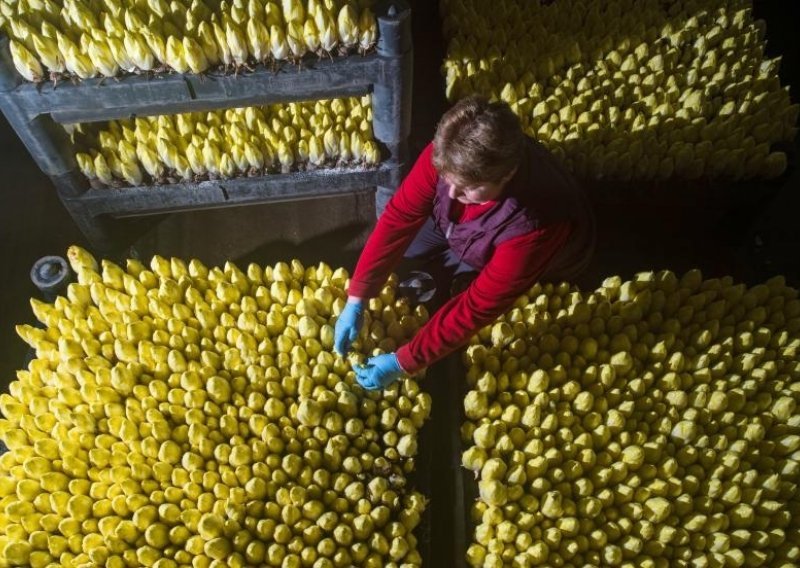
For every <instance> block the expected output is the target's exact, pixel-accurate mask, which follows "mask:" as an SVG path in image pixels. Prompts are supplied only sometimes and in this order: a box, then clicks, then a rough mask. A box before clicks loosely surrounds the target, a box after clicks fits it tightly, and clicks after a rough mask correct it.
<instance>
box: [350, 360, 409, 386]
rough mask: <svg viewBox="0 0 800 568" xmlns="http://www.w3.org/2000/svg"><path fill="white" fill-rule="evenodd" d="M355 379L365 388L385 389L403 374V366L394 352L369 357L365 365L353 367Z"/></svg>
mask: <svg viewBox="0 0 800 568" xmlns="http://www.w3.org/2000/svg"><path fill="white" fill-rule="evenodd" d="M353 370H355V372H356V380H357V381H358V384H360V385H361V386H362V387H363V388H365V389H367V390H380V389H385V388H386V387H388V386H389V385H390V384H392V383H393V382H395V381H396V380H397V379H399V378H400V377H401V376H402V375H403V368H402V367H401V366H400V363H399V362H398V360H397V355H395V354H394V353H385V354H383V355H378V356H377V357H370V358H369V359H368V360H367V364H366V365H360V366H355V367H353Z"/></svg>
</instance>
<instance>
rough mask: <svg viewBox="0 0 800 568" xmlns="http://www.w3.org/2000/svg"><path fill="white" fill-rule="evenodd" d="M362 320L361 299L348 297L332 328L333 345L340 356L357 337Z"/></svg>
mask: <svg viewBox="0 0 800 568" xmlns="http://www.w3.org/2000/svg"><path fill="white" fill-rule="evenodd" d="M363 321H364V302H363V300H361V299H360V298H350V299H348V300H347V304H345V306H344V309H343V310H342V313H341V314H339V318H338V319H337V320H336V327H335V328H334V330H333V347H334V349H335V350H336V352H337V353H338V354H339V355H341V356H342V357H344V356H345V355H346V354H347V352H348V351H350V345H351V344H352V343H353V341H355V340H356V337H358V332H359V331H361V324H362V322H363Z"/></svg>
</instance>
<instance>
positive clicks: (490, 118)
mask: <svg viewBox="0 0 800 568" xmlns="http://www.w3.org/2000/svg"><path fill="white" fill-rule="evenodd" d="M523 144H524V134H523V133H522V128H521V127H520V124H519V119H518V118H517V117H516V115H515V114H514V113H513V112H512V111H511V108H509V106H508V105H507V104H505V103H503V102H495V103H490V102H489V101H487V100H486V99H484V98H482V97H477V96H473V97H467V98H465V99H462V100H460V101H459V102H457V103H456V104H455V105H454V106H453V108H451V109H450V110H448V111H447V112H446V113H445V114H444V116H443V117H442V120H441V121H440V122H439V126H438V127H437V129H436V135H435V136H434V139H433V165H434V166H435V167H436V169H437V170H438V171H439V173H440V174H441V175H442V176H444V178H445V179H446V180H447V181H448V182H449V183H450V185H451V186H455V187H456V189H457V190H460V191H458V192H457V193H458V194H459V195H458V197H459V200H460V201H463V202H465V203H481V202H483V201H489V200H491V199H494V198H496V197H497V196H498V195H499V193H500V191H502V188H503V186H504V185H505V183H506V182H507V181H508V180H509V179H511V176H513V175H514V172H515V171H516V169H517V166H518V165H519V161H520V158H521V156H522V151H523ZM471 194H472V195H471Z"/></svg>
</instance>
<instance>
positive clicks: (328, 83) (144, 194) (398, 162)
mask: <svg viewBox="0 0 800 568" xmlns="http://www.w3.org/2000/svg"><path fill="white" fill-rule="evenodd" d="M375 12H376V16H377V20H378V44H377V49H376V51H375V53H373V54H370V55H367V56H363V57H362V56H359V55H352V56H348V57H340V58H336V59H333V60H319V61H316V62H304V65H303V66H302V67H301V66H295V65H286V66H285V67H284V68H283V69H281V70H279V71H278V72H273V71H271V70H269V69H266V68H264V67H262V66H259V67H258V68H257V69H256V70H255V71H254V72H252V73H246V74H242V75H237V76H234V75H225V76H204V75H190V74H187V75H177V74H172V75H160V76H155V77H146V76H136V75H130V76H125V77H120V78H118V79H89V80H85V81H82V82H80V83H77V84H73V83H69V82H66V83H60V84H58V85H57V86H55V85H53V83H44V84H42V85H34V84H31V83H28V82H25V81H24V80H23V79H22V77H21V76H20V75H19V74H18V73H17V71H16V69H15V68H14V64H13V61H12V59H11V52H10V50H9V47H8V39H7V38H5V37H3V38H0V108H1V109H2V111H3V113H4V114H5V116H6V119H7V120H8V122H9V123H10V124H11V126H12V127H13V128H14V130H15V131H16V133H17V135H18V136H19V137H20V139H21V140H22V142H23V143H24V144H25V146H26V147H27V148H28V151H29V152H30V154H31V156H32V157H33V159H34V160H35V161H36V163H37V165H38V166H39V168H40V169H41V170H42V171H43V172H44V173H45V174H47V175H48V176H49V177H50V179H51V180H52V182H53V184H54V185H55V187H56V190H57V192H58V195H59V197H60V199H61V201H62V203H63V204H64V206H65V207H66V208H67V210H68V211H69V213H70V214H71V215H72V218H73V219H74V220H75V222H76V223H77V224H78V226H79V227H80V228H81V230H82V232H83V233H84V235H85V236H86V238H87V239H88V240H89V241H90V242H91V244H92V245H93V246H95V247H98V248H107V247H109V246H110V245H111V243H112V240H113V239H112V237H111V234H110V232H109V218H110V217H111V218H113V217H122V216H131V215H148V214H155V213H163V212H167V211H186V210H193V209H204V208H205V209H207V208H220V207H230V206H236V205H247V204H257V203H269V202H278V201H292V200H298V199H313V198H316V197H321V196H328V195H337V194H343V193H351V192H355V191H361V190H364V189H367V188H370V187H375V188H376V189H377V193H376V212H377V213H378V214H380V212H381V211H382V210H383V207H384V206H385V204H386V202H387V201H388V199H389V198H390V197H391V195H392V193H394V191H395V189H396V188H397V186H398V185H399V183H400V181H401V177H402V175H403V173H404V171H403V170H404V164H405V161H406V155H407V140H408V134H409V131H410V125H411V81H412V44H411V21H410V16H411V11H410V8H409V6H408V4H407V2H406V1H405V0H392V1H388V0H382V1H380V2H379V3H378V5H377V6H376V9H375ZM366 93H372V109H373V132H374V136H375V140H376V141H377V142H378V143H379V145H380V146H381V147H382V151H383V156H384V160H383V161H382V162H381V164H380V165H379V167H378V168H377V169H371V170H370V169H367V170H346V169H339V170H327V171H326V170H320V171H315V172H299V173H292V174H281V175H266V176H260V177H254V178H234V179H229V180H217V181H203V182H199V183H180V184H170V185H164V186H142V187H135V188H125V189H104V190H98V189H91V188H90V186H89V182H88V180H87V179H86V178H85V177H84V176H83V175H82V174H81V172H80V170H79V169H78V166H77V163H76V161H75V156H74V151H73V148H72V144H71V142H70V140H69V136H68V135H67V133H66V131H65V130H64V128H63V127H62V126H61V125H62V124H69V123H76V122H83V123H85V122H97V121H108V120H114V119H123V118H134V117H136V116H152V115H160V114H176V113H183V112H194V111H207V110H212V109H219V108H233V107H241V106H250V105H262V104H271V103H278V102H292V101H302V100H318V99H323V98H335V97H347V96H358V95H363V94H366Z"/></svg>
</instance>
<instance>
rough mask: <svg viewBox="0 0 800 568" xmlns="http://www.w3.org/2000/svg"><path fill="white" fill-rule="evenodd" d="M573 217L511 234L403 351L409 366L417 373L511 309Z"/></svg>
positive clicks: (404, 365) (562, 238)
mask: <svg viewBox="0 0 800 568" xmlns="http://www.w3.org/2000/svg"><path fill="white" fill-rule="evenodd" d="M570 230H571V228H570V224H569V223H568V222H563V223H557V224H554V225H551V226H548V227H545V228H542V229H537V230H536V231H533V232H531V233H527V234H525V235H521V236H519V237H516V238H513V239H510V240H508V241H506V242H504V243H502V244H500V245H498V246H497V248H496V249H495V252H494V255H492V258H491V260H490V261H489V263H488V264H487V265H486V266H485V267H484V268H483V270H482V271H481V272H480V274H478V276H477V277H476V278H475V280H474V281H473V282H472V283H471V284H470V286H469V287H468V288H467V289H466V290H465V291H464V292H462V293H461V294H459V295H457V296H455V297H454V298H452V299H451V300H450V301H449V302H447V303H446V304H445V305H444V306H442V307H441V308H440V309H439V310H438V311H437V312H436V313H435V314H434V315H433V317H431V319H430V320H429V321H428V322H427V323H426V324H425V325H424V326H423V327H422V328H421V329H420V330H419V331H418V332H417V334H416V335H415V336H414V338H413V339H412V340H411V341H410V342H409V343H407V344H406V345H404V346H402V347H401V348H400V349H398V351H397V359H398V361H399V363H400V365H401V366H402V368H403V370H405V371H406V372H408V373H414V372H416V371H418V370H419V369H421V368H422V367H426V366H428V365H430V364H431V363H434V362H435V361H437V360H439V359H441V358H442V357H444V356H445V355H447V354H449V353H451V352H452V351H455V350H456V349H458V348H459V347H461V346H462V345H464V344H465V343H467V342H468V341H469V338H470V337H472V335H473V334H475V333H476V332H477V331H478V330H479V329H481V328H482V327H483V326H485V325H487V324H489V323H491V322H493V321H494V320H495V319H497V317H498V316H499V315H500V314H502V313H504V312H505V311H506V310H508V309H509V308H510V307H511V306H512V305H513V304H514V301H515V300H516V299H517V298H518V297H519V296H520V295H521V294H523V293H524V292H525V291H526V290H527V289H528V288H530V286H532V285H533V283H534V282H535V281H536V279H537V278H539V277H540V276H541V275H542V273H543V272H544V270H545V268H547V264H548V263H549V262H550V260H551V259H552V258H553V256H554V255H555V254H556V253H557V252H558V251H559V250H560V249H561V248H562V247H563V246H564V244H565V243H566V241H567V238H568V237H569V234H570Z"/></svg>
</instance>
